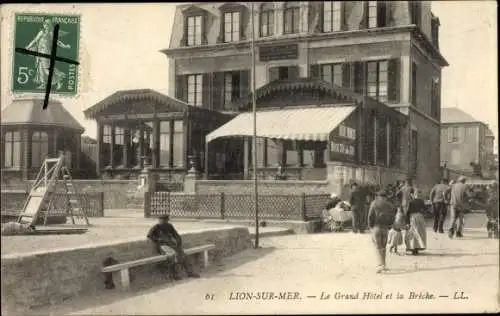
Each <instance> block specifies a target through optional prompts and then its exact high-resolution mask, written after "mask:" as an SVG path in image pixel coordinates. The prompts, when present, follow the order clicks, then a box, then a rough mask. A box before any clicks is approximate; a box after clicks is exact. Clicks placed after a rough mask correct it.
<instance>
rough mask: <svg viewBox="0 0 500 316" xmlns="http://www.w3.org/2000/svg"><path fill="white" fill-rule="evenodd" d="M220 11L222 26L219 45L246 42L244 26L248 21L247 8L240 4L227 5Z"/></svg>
mask: <svg viewBox="0 0 500 316" xmlns="http://www.w3.org/2000/svg"><path fill="white" fill-rule="evenodd" d="M219 10H220V16H221V20H220V21H221V25H220V34H219V37H218V38H217V43H221V42H222V43H234V42H239V41H241V40H244V39H245V34H244V26H245V25H246V21H247V20H248V10H247V9H246V7H245V6H242V5H241V4H238V3H226V4H224V5H223V6H221V7H220V8H219Z"/></svg>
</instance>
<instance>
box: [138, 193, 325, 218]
mask: <svg viewBox="0 0 500 316" xmlns="http://www.w3.org/2000/svg"><path fill="white" fill-rule="evenodd" d="M145 200H146V209H145V216H146V217H157V216H160V215H164V214H170V215H171V216H173V217H191V218H222V219H224V218H242V219H246V218H253V217H254V215H255V210H254V197H253V195H251V194H224V193H220V194H182V193H171V192H153V193H146V196H145ZM306 201H307V196H306V195H305V194H296V195H259V197H258V207H259V216H260V217H261V218H266V219H293V220H301V219H305V218H306V216H305V212H306V210H307V208H306ZM311 201H313V202H312V203H311V202H310V203H309V204H310V207H315V205H316V204H314V201H315V200H314V199H312V200H311ZM325 203H326V202H325ZM320 211H321V210H319V211H318V212H320Z"/></svg>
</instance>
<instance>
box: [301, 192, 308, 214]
mask: <svg viewBox="0 0 500 316" xmlns="http://www.w3.org/2000/svg"><path fill="white" fill-rule="evenodd" d="M300 200H301V204H302V205H301V209H302V220H303V221H307V210H306V194H305V193H304V192H302V194H301V199H300Z"/></svg>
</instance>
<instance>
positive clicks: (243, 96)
mask: <svg viewBox="0 0 500 316" xmlns="http://www.w3.org/2000/svg"><path fill="white" fill-rule="evenodd" d="M250 80H251V78H250V70H242V71H240V102H239V103H240V106H243V107H244V106H246V105H247V104H246V103H247V101H248V94H249V91H250Z"/></svg>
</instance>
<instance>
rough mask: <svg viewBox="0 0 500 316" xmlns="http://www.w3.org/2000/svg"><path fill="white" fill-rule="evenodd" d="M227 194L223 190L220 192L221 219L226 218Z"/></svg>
mask: <svg viewBox="0 0 500 316" xmlns="http://www.w3.org/2000/svg"><path fill="white" fill-rule="evenodd" d="M225 204H226V203H225V195H224V192H221V193H220V218H221V219H224V213H225V211H226V209H225V206H226V205H225Z"/></svg>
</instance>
